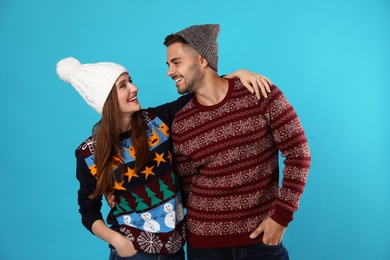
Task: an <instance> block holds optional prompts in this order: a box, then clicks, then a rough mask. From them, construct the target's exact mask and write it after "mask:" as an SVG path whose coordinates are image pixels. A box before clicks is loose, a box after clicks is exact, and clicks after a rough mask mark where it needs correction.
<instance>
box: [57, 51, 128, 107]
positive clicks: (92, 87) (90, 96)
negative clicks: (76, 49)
mask: <svg viewBox="0 0 390 260" xmlns="http://www.w3.org/2000/svg"><path fill="white" fill-rule="evenodd" d="M125 72H127V70H126V69H125V68H124V67H123V66H121V65H119V64H116V63H113V62H99V63H93V64H81V63H80V62H79V61H78V60H76V59H75V58H72V57H69V58H65V59H62V60H60V61H59V62H58V63H57V74H58V76H59V77H60V79H62V80H63V81H65V82H67V83H70V84H72V85H73V87H74V88H75V89H76V90H77V92H79V94H80V95H81V96H82V97H83V98H84V100H85V101H87V103H88V105H90V106H91V107H92V108H93V109H95V110H96V112H98V113H99V114H102V110H103V105H104V103H105V102H106V100H107V97H108V95H109V94H110V91H111V89H112V87H113V86H114V84H115V82H116V80H117V79H118V77H119V76H120V75H121V74H123V73H125Z"/></svg>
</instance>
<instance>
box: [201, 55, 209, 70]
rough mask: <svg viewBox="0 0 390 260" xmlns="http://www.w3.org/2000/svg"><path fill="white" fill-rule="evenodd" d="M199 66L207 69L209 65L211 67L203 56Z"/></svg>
mask: <svg viewBox="0 0 390 260" xmlns="http://www.w3.org/2000/svg"><path fill="white" fill-rule="evenodd" d="M199 64H200V66H201V67H203V68H206V67H207V65H209V62H208V61H207V60H206V59H205V58H203V57H202V56H201V55H199Z"/></svg>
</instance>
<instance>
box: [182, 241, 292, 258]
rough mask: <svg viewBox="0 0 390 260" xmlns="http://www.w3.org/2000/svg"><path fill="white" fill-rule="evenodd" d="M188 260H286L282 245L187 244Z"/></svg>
mask: <svg viewBox="0 0 390 260" xmlns="http://www.w3.org/2000/svg"><path fill="white" fill-rule="evenodd" d="M187 257H188V260H255V259H256V260H288V259H289V257H288V252H287V250H286V248H285V247H284V246H283V244H280V245H277V246H267V245H266V244H264V243H262V242H260V243H257V244H254V245H249V246H239V247H225V248H196V247H192V246H190V245H188V244H187Z"/></svg>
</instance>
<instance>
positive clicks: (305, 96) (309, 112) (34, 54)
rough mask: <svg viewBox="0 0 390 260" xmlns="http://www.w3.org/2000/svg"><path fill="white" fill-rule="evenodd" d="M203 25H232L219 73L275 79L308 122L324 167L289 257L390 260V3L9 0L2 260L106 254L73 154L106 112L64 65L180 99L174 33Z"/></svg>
mask: <svg viewBox="0 0 390 260" xmlns="http://www.w3.org/2000/svg"><path fill="white" fill-rule="evenodd" d="M202 23H219V24H221V33H220V37H219V44H220V51H219V55H220V60H219V68H220V73H221V74H225V73H228V72H232V71H234V70H236V69H239V68H247V69H250V70H252V71H256V72H259V73H262V74H264V75H266V76H268V77H269V78H270V79H271V80H272V81H273V83H274V84H276V85H277V86H279V87H280V88H281V89H282V91H283V92H284V93H285V94H286V96H287V98H288V99H289V101H290V102H291V103H292V104H293V105H294V107H295V109H296V111H297V112H298V114H299V116H300V118H301V121H302V123H303V125H304V128H305V131H306V133H307V137H308V140H309V143H310V148H311V152H312V157H313V160H312V166H311V169H310V174H309V179H308V183H307V186H306V189H305V193H304V195H303V197H302V201H301V206H300V209H299V210H298V212H297V213H296V214H295V220H294V221H293V222H292V223H291V224H290V226H289V227H288V229H287V231H286V234H285V237H284V244H285V246H286V247H287V248H288V249H289V252H290V256H291V259H292V260H313V259H315V260H323V259H324V260H325V259H327V260H328V259H329V260H335V259H340V260H345V259H355V260H356V259H373V260H378V259H379V260H381V259H383V260H384V259H390V249H389V248H390V247H389V245H390V227H389V220H390V217H389V215H390V202H389V199H390V189H389V188H388V186H389V183H390V177H389V175H390V170H389V165H388V163H389V156H390V152H389V151H390V149H389V145H390V140H389V133H390V127H389V123H390V122H389V118H390V116H389V112H390V102H389V100H388V99H389V97H390V90H389V87H390V84H389V75H390V2H389V1H387V0H350V1H348V0H344V1H343V0H326V1H312V0H296V1H291V0H290V1H288V0H285V1H282V0H273V1H264V0H253V1H244V0H241V1H227V0H224V1H222V0H214V1H210V0H197V1H188V0H187V1H183V0H180V1H158V0H154V1H144V0H138V1H135V0H112V1H102V0H88V1H87V0H66V1H64V0H55V1H48V0H47V1H44V0H36V1H22V0H12V1H11V0H1V1H0V37H1V39H0V75H1V77H0V97H1V102H0V116H1V118H0V119H1V128H0V129H1V130H0V131H1V138H0V149H1V156H0V162H1V170H0V172H1V181H0V202H1V213H0V225H1V230H0V259H6V260H8V259H57V260H59V259H107V257H108V250H107V247H106V244H105V243H104V242H101V241H100V240H99V239H98V238H96V237H94V236H93V235H91V234H90V233H89V232H88V231H87V230H86V229H85V228H84V227H83V226H82V224H81V221H80V216H79V213H78V211H77V210H78V206H77V201H76V200H77V197H76V192H77V187H78V183H77V180H76V178H75V158H74V154H73V153H74V150H75V148H76V147H77V146H78V145H79V143H80V142H81V141H83V139H84V138H85V137H87V136H88V135H89V134H90V131H91V127H92V125H93V124H94V123H95V122H96V121H97V120H98V119H99V118H98V115H97V114H96V113H95V112H94V111H93V110H92V109H91V108H90V107H89V106H87V105H86V104H85V102H84V101H83V100H82V98H81V97H80V96H79V95H78V94H77V92H76V91H75V90H74V89H73V88H72V87H71V86H70V85H68V84H66V83H64V82H62V81H61V80H60V79H59V78H58V76H57V74H56V72H55V65H56V63H57V62H58V61H59V60H60V59H62V58H65V57H68V56H74V57H77V58H78V59H79V60H80V61H82V62H98V61H115V62H118V63H121V64H123V65H124V66H126V67H127V68H128V69H129V71H130V73H131V74H132V77H133V79H134V81H135V84H136V85H137V86H138V87H139V88H140V100H141V102H142V105H143V106H144V107H147V106H151V105H158V104H161V103H163V102H167V101H171V100H173V99H175V98H176V97H177V96H178V95H177V94H176V89H175V87H174V84H173V82H172V81H171V80H170V79H169V78H168V77H166V76H165V73H166V65H165V46H163V44H162V42H163V39H164V37H165V36H166V35H167V34H169V33H172V32H175V31H178V30H180V29H183V28H185V27H187V26H190V25H193V24H202ZM105 210H106V209H105Z"/></svg>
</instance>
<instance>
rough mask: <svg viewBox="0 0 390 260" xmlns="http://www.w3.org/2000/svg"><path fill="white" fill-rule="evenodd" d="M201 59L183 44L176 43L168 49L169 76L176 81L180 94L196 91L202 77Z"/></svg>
mask: <svg viewBox="0 0 390 260" xmlns="http://www.w3.org/2000/svg"><path fill="white" fill-rule="evenodd" d="M199 59H200V55H199V54H198V53H197V52H196V51H195V50H194V49H192V48H191V47H190V46H185V45H183V44H182V43H174V44H171V45H170V46H169V47H168V48H167V60H166V63H167V65H168V71H167V75H168V77H171V78H172V79H173V80H174V81H175V84H176V88H177V92H178V93H180V94H184V93H188V92H194V91H196V83H197V82H198V81H199V78H200V76H201V66H200V65H199Z"/></svg>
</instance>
